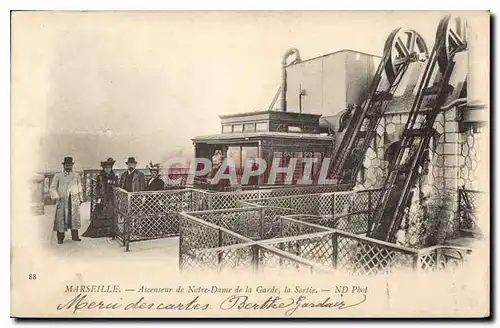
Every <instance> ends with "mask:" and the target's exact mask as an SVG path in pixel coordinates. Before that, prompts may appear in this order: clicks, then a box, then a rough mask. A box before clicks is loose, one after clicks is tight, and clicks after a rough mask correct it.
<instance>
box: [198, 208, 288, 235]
mask: <svg viewBox="0 0 500 328" xmlns="http://www.w3.org/2000/svg"><path fill="white" fill-rule="evenodd" d="M290 213H293V211H292V210H290V209H287V208H278V207H247V208H234V209H226V210H209V211H198V212H190V213H188V214H189V215H192V216H194V217H196V218H198V219H201V220H203V221H206V222H208V223H211V224H215V225H217V226H220V227H223V228H225V229H228V230H230V231H233V232H235V233H237V234H239V235H242V236H245V237H246V238H249V239H251V240H262V239H269V238H274V237H276V236H277V235H278V234H279V230H280V228H279V224H280V222H279V218H280V216H283V215H288V214H290Z"/></svg>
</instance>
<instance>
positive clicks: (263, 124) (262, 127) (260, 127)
mask: <svg viewBox="0 0 500 328" xmlns="http://www.w3.org/2000/svg"><path fill="white" fill-rule="evenodd" d="M255 131H267V122H260V123H256V124H255Z"/></svg>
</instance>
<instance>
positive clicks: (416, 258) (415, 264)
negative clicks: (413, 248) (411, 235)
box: [413, 253, 420, 271]
mask: <svg viewBox="0 0 500 328" xmlns="http://www.w3.org/2000/svg"><path fill="white" fill-rule="evenodd" d="M419 261H420V256H419V254H418V253H415V254H414V255H413V271H418V268H419Z"/></svg>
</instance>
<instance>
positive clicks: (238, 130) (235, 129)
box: [233, 124, 243, 133]
mask: <svg viewBox="0 0 500 328" xmlns="http://www.w3.org/2000/svg"><path fill="white" fill-rule="evenodd" d="M233 132H234V133H241V132H243V125H241V124H235V125H233Z"/></svg>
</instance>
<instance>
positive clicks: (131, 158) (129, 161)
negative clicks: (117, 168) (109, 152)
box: [125, 157, 137, 164]
mask: <svg viewBox="0 0 500 328" xmlns="http://www.w3.org/2000/svg"><path fill="white" fill-rule="evenodd" d="M129 163H135V164H137V162H136V161H135V157H129V158H128V159H127V161H126V162H125V164H129Z"/></svg>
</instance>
